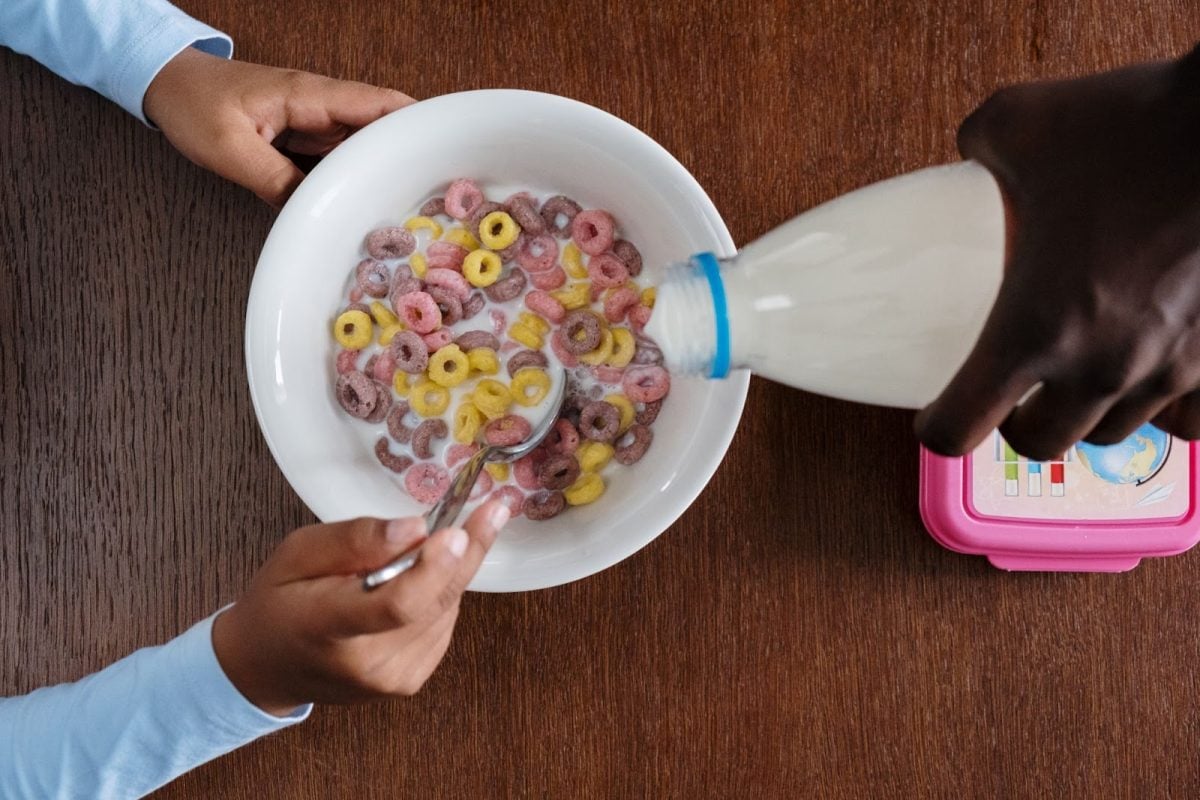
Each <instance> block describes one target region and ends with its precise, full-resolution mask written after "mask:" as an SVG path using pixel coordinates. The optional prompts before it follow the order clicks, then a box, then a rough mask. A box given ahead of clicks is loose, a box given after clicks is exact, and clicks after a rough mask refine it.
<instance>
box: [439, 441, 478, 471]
mask: <svg viewBox="0 0 1200 800" xmlns="http://www.w3.org/2000/svg"><path fill="white" fill-rule="evenodd" d="M478 452H479V445H478V444H474V443H473V444H452V445H450V446H449V447H448V448H446V466H447V467H449V468H450V469H453V468H454V467H455V466H457V465H458V464H459V463H460V462H463V461H466V460H467V459H468V458H470V457H471V456H473V455H475V454H476V453H478Z"/></svg>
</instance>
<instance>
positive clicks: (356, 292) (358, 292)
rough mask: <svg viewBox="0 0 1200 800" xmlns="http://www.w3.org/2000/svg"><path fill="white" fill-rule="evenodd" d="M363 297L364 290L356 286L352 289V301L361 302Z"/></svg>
mask: <svg viewBox="0 0 1200 800" xmlns="http://www.w3.org/2000/svg"><path fill="white" fill-rule="evenodd" d="M362 299H363V290H362V289H360V288H358V287H357V286H355V287H354V288H353V289H351V290H350V302H351V303H361V302H362Z"/></svg>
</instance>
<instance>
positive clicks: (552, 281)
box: [529, 267, 567, 292]
mask: <svg viewBox="0 0 1200 800" xmlns="http://www.w3.org/2000/svg"><path fill="white" fill-rule="evenodd" d="M529 282H530V283H532V284H533V286H534V288H535V289H541V290H542V291H543V292H548V291H551V290H552V289H557V288H559V287H560V286H562V285H563V284H564V283H566V282H567V273H565V272H563V268H562V267H555V268H554V269H548V270H546V271H545V272H531V273H529Z"/></svg>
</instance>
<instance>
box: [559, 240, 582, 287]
mask: <svg viewBox="0 0 1200 800" xmlns="http://www.w3.org/2000/svg"><path fill="white" fill-rule="evenodd" d="M562 265H563V269H565V270H566V271H567V274H568V275H570V276H571V277H572V278H575V279H576V280H578V279H580V278H586V277H587V276H588V271H587V267H585V266H584V264H583V253H580V252H579V248H578V247H576V246H575V243H574V242H567V244H566V245H565V246H564V247H563V250H562Z"/></svg>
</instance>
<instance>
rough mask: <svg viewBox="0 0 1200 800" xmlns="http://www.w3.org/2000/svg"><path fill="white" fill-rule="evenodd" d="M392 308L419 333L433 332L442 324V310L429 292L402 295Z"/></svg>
mask: <svg viewBox="0 0 1200 800" xmlns="http://www.w3.org/2000/svg"><path fill="white" fill-rule="evenodd" d="M392 308H393V309H395V311H396V314H397V315H399V317H400V319H402V320H403V321H404V324H405V325H407V326H408V327H409V328H411V329H412V330H414V331H416V332H417V333H432V332H433V331H436V330H437V329H438V328H439V327H440V326H441V324H442V311H441V309H440V308H438V304H437V301H435V300H434V299H433V298H432V297H430V296H429V293H428V292H409V293H408V294H403V295H400V296H399V297H397V298H395V299H394V300H393V302H392ZM397 360H399V359H397Z"/></svg>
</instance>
